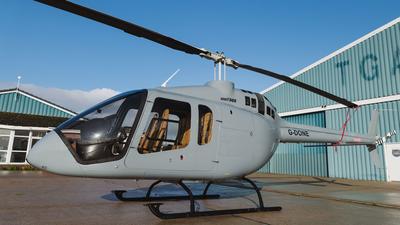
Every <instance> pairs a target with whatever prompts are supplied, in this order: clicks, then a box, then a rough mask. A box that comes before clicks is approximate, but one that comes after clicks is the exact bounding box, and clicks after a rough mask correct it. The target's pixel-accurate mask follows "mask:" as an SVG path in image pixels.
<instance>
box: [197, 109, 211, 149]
mask: <svg viewBox="0 0 400 225" xmlns="http://www.w3.org/2000/svg"><path fill="white" fill-rule="evenodd" d="M211 128H212V113H211V112H207V113H205V114H204V115H203V116H202V117H201V118H200V144H201V145H204V144H207V143H209V142H210V140H211V136H212V133H211Z"/></svg>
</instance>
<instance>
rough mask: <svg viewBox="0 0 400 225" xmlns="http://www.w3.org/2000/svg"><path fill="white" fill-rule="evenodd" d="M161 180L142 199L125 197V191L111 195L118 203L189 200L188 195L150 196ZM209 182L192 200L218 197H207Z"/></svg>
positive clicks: (116, 191)
mask: <svg viewBox="0 0 400 225" xmlns="http://www.w3.org/2000/svg"><path fill="white" fill-rule="evenodd" d="M161 182H162V181H161V180H158V181H156V182H154V183H152V184H151V185H150V187H149V188H148V189H147V193H146V196H144V197H125V196H124V193H125V192H126V191H125V190H114V191H112V193H114V195H115V197H117V199H118V200H120V201H124V202H127V201H133V202H151V201H177V200H189V198H190V196H189V195H175V196H151V192H152V190H153V188H154V187H155V186H156V185H157V184H159V183H161ZM210 184H211V182H209V183H208V184H207V186H206V188H205V190H204V192H203V194H202V195H193V198H194V199H217V198H219V197H220V196H219V195H207V190H208V187H209V186H210Z"/></svg>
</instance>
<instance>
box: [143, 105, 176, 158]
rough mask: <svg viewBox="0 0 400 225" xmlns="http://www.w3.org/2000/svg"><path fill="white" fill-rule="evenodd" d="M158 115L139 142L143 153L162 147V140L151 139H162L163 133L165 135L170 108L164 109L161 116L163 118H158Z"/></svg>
mask: <svg viewBox="0 0 400 225" xmlns="http://www.w3.org/2000/svg"><path fill="white" fill-rule="evenodd" d="M155 118H157V115H154V117H153V119H152V120H151V123H150V124H149V127H148V129H147V131H146V133H144V134H143V135H142V138H141V139H140V142H139V150H141V152H142V153H148V152H150V151H155V150H158V149H159V148H160V147H161V141H159V140H156V141H155V140H151V139H155V138H158V139H162V138H163V135H165V132H166V129H167V125H168V121H166V120H168V118H169V109H164V111H163V113H162V115H161V118H162V119H163V120H157V119H155Z"/></svg>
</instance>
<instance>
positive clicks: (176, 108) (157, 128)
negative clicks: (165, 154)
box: [138, 98, 191, 154]
mask: <svg viewBox="0 0 400 225" xmlns="http://www.w3.org/2000/svg"><path fill="white" fill-rule="evenodd" d="M190 117H191V111H190V104H189V103H186V102H180V101H175V100H170V99H165V98H156V100H155V101H154V105H153V108H152V110H151V114H150V117H149V119H148V121H147V125H146V128H145V130H144V132H143V134H142V137H141V138H140V142H139V146H138V151H139V153H141V154H146V153H152V152H161V151H168V150H175V149H180V148H184V147H186V146H187V145H188V144H189V140H190Z"/></svg>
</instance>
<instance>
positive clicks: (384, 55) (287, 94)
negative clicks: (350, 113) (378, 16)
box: [266, 23, 400, 112]
mask: <svg viewBox="0 0 400 225" xmlns="http://www.w3.org/2000/svg"><path fill="white" fill-rule="evenodd" d="M295 79H296V80H300V81H303V82H305V83H307V84H311V85H313V86H316V87H319V88H321V89H323V90H326V91H328V92H331V93H334V94H336V95H338V96H341V97H344V98H346V99H349V100H352V101H355V100H362V99H369V98H376V97H382V96H388V95H393V94H399V93H400V23H397V24H395V25H393V26H391V27H389V28H387V29H385V30H383V31H382V32H380V33H378V34H376V35H374V36H372V37H371V38H369V39H367V40H365V41H363V42H361V43H359V44H357V45H356V46H353V47H352V48H350V49H348V50H346V51H344V52H342V53H341V54H339V55H337V56H335V57H333V58H332V59H330V60H328V61H326V62H324V63H322V64H320V65H318V66H316V67H314V68H312V69H310V70H308V71H306V72H305V73H303V74H302V75H300V76H297V77H296V78H295ZM266 96H267V97H268V98H269V99H270V100H271V102H272V103H273V104H274V105H275V106H276V107H277V109H278V111H279V112H288V111H293V110H297V109H305V108H311V107H317V106H321V105H330V104H335V103H334V102H333V101H331V100H328V99H326V98H323V97H320V96H318V95H316V94H313V93H311V92H308V91H304V90H302V89H300V88H298V87H296V86H293V85H290V84H287V83H284V84H282V85H280V86H278V87H277V88H274V89H272V90H271V91H269V92H267V93H266ZM304 99H307V101H304Z"/></svg>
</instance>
